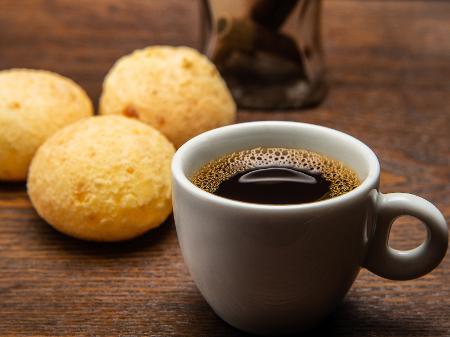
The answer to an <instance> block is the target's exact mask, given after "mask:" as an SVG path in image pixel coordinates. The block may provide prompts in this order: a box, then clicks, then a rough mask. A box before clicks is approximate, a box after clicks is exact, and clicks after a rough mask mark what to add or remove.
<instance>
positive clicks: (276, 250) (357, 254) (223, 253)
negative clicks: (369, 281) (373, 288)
mask: <svg viewBox="0 0 450 337" xmlns="http://www.w3.org/2000/svg"><path fill="white" fill-rule="evenodd" d="M255 147H284V148H300V149H307V150H310V151H315V152H317V153H320V154H323V155H325V156H329V157H330V158H334V159H336V160H339V161H341V162H342V163H344V164H345V165H347V166H348V167H350V168H351V169H353V170H354V171H355V172H356V173H357V175H358V176H359V179H360V182H361V183H360V185H359V186H358V187H356V188H355V189H353V190H352V191H350V192H348V193H345V194H343V195H340V196H338V197H335V198H331V199H327V200H321V201H317V202H312V203H305V204H299V205H263V204H254V203H247V202H241V201H236V200H231V199H226V198H223V197H220V196H217V195H214V194H212V193H208V192H206V191H204V190H202V189H200V188H198V187H197V186H195V185H194V184H193V183H192V182H191V181H190V177H191V176H192V175H193V174H194V173H195V172H196V170H198V169H199V168H200V167H201V166H202V165H204V164H205V163H207V162H209V161H211V160H213V159H215V158H218V157H220V156H221V155H223V154H226V153H230V152H233V151H239V150H243V149H250V148H255ZM172 181H173V204H174V216H175V224H176V230H177V235H178V240H179V243H180V247H181V251H182V254H183V257H184V260H185V263H186V265H187V267H188V269H189V271H190V274H191V276H192V278H193V279H194V282H195V284H196V285H197V287H198V289H199V290H200V292H201V294H202V295H203V296H204V298H205V299H206V301H207V302H208V303H209V305H210V306H211V307H212V309H213V310H214V311H215V312H216V313H217V314H218V315H219V316H220V317H221V318H222V319H223V320H225V321H226V322H228V323H229V324H231V325H232V326H235V327H236V328H239V329H241V330H244V331H247V332H251V333H256V334H261V335H273V334H282V333H292V332H298V331H303V330H306V329H309V328H311V327H313V326H314V325H316V324H318V323H319V322H320V321H321V320H323V319H324V318H325V317H326V316H327V315H329V314H330V313H331V312H332V311H333V310H334V309H335V308H336V307H337V305H338V304H339V303H340V302H341V301H342V299H343V298H344V297H345V295H346V293H347V292H348V290H349V289H350V287H351V286H352V284H353V282H354V280H355V278H356V277H357V275H358V272H359V271H360V269H361V268H367V269H368V270H370V271H371V272H373V273H375V274H377V275H379V276H381V277H385V278H388V279H392V280H410V279H414V278H417V277H420V276H422V275H425V274H427V273H429V272H430V271H432V270H433V269H434V268H435V267H436V266H437V265H438V264H439V263H440V262H441V260H442V259H443V258H444V256H445V253H446V250H447V245H448V228H447V224H446V221H445V219H444V217H443V215H442V214H441V213H440V211H439V210H438V209H437V208H436V207H435V206H434V205H433V204H431V203H430V202H428V201H426V200H425V199H422V198H420V197H418V196H415V195H412V194H407V193H389V194H383V193H381V192H380V191H379V181H380V164H379V161H378V159H377V157H376V155H375V154H374V152H373V151H372V150H371V149H370V148H369V147H368V146H367V145H365V144H364V143H362V142H361V141H359V140H358V139H356V138H354V137H352V136H350V135H347V134H345V133H342V132H339V131H337V130H333V129H330V128H326V127H322V126H318V125H312V124H305V123H296V122H281V121H264V122H250V123H242V124H235V125H231V126H226V127H222V128H218V129H214V130H211V131H208V132H205V133H203V134H201V135H199V136H197V137H195V138H193V139H191V140H189V141H188V142H187V143H185V144H184V145H183V146H182V147H181V148H179V149H178V151H177V152H176V154H175V156H174V158H173V162H172ZM402 215H409V216H413V217H416V218H417V219H419V220H421V221H422V222H423V223H424V225H425V227H426V229H427V237H426V239H425V241H424V242H423V243H422V244H420V245H419V246H418V247H416V248H414V249H411V250H407V251H399V250H396V249H393V248H392V247H390V246H389V244H388V241H389V232H390V228H391V225H392V223H393V221H394V220H395V219H396V218H397V217H399V216H402Z"/></svg>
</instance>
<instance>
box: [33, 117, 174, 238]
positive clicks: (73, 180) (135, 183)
mask: <svg viewBox="0 0 450 337" xmlns="http://www.w3.org/2000/svg"><path fill="white" fill-rule="evenodd" d="M174 152H175V149H174V148H173V145H172V144H171V143H170V142H169V141H168V140H167V139H166V137H164V136H163V135H162V134H161V133H160V132H159V131H157V130H155V129H154V128H152V127H150V126H148V125H146V124H144V123H141V122H139V121H136V120H133V119H130V118H125V117H122V116H101V117H91V118H88V119H85V120H82V121H80V122H77V123H74V124H72V125H69V126H67V127H66V128H64V129H62V130H60V131H58V132H57V133H55V134H54V135H53V136H52V137H50V138H49V139H48V140H47V141H46V142H45V143H44V144H43V145H42V146H41V147H40V148H39V150H38V151H37V153H36V155H35V157H34V158H33V161H32V163H31V166H30V172H29V176H28V194H29V196H30V199H31V202H32V203H33V206H34V207H35V208H36V210H37V212H38V214H39V215H40V216H41V217H42V218H44V219H45V220H46V221H47V222H48V223H49V224H50V225H52V226H53V227H54V228H56V229H57V230H59V231H60V232H63V233H65V234H68V235H71V236H74V237H76V238H79V239H85V240H93V241H120V240H127V239H131V238H133V237H136V236H138V235H140V234H142V233H144V232H146V231H148V230H149V229H151V228H154V227H157V226H159V225H160V224H161V223H162V222H163V221H164V220H165V219H166V218H167V216H168V215H169V214H170V213H171V211H172V203H171V181H170V163H171V159H172V156H173V154H174Z"/></svg>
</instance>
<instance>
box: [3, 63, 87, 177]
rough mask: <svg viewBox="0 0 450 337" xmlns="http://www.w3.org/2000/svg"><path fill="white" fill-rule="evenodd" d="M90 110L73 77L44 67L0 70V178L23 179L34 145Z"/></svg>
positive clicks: (85, 96)
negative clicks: (42, 68)
mask: <svg viewBox="0 0 450 337" xmlns="http://www.w3.org/2000/svg"><path fill="white" fill-rule="evenodd" d="M92 113H93V108H92V103H91V101H90V99H89V97H88V96H87V95H86V93H85V92H84V90H83V89H81V88H80V86H78V85H77V84H76V83H75V82H73V81H72V80H70V79H68V78H66V77H63V76H61V75H58V74H55V73H51V72H49V71H43V70H31V69H11V70H3V71H0V180H10V181H12V180H24V179H25V178H26V176H27V172H28V166H29V165H30V162H31V159H32V158H33V155H34V153H35V152H36V150H37V148H38V147H39V146H40V145H41V144H42V143H43V142H44V141H45V140H46V139H47V138H48V137H49V136H50V135H52V134H53V133H54V132H56V131H57V130H59V129H60V128H62V127H64V126H66V125H68V124H70V123H73V122H75V121H77V120H79V119H81V118H83V117H87V116H91V115H92Z"/></svg>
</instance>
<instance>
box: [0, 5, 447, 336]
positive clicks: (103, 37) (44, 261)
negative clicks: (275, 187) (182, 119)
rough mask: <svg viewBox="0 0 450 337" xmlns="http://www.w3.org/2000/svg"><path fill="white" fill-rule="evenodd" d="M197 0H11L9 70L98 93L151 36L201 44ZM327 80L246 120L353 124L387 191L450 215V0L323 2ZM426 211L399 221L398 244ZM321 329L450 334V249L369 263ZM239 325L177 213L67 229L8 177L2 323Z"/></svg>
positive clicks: (1, 32)
mask: <svg viewBox="0 0 450 337" xmlns="http://www.w3.org/2000/svg"><path fill="white" fill-rule="evenodd" d="M198 18H199V15H198V4H197V2H194V1H181V0H180V1H175V0H170V1H162V0H161V1H155V0H127V1H121V0H97V1H88V0H79V1H71V0H53V1H52V0H21V1H16V0H0V69H5V68H10V67H32V68H44V69H50V70H53V71H57V72H60V73H62V74H64V75H67V76H70V77H72V78H73V79H75V80H76V81H77V82H79V83H80V84H81V85H82V86H83V87H85V88H86V89H87V91H88V93H89V94H90V96H91V97H92V99H94V100H95V101H97V100H98V96H99V93H100V91H101V83H102V80H103V77H104V75H105V74H106V72H107V71H108V69H109V67H110V66H111V65H112V63H113V62H114V60H115V59H117V58H118V57H119V56H121V55H123V54H125V53H128V52H130V51H132V50H133V49H135V48H138V47H143V46H146V45H150V44H170V45H181V44H182V45H189V46H194V47H198V44H199V29H198V27H199V26H198ZM323 19H324V20H323V21H324V41H325V50H326V53H327V64H328V70H329V71H328V74H329V84H330V92H329V94H328V96H327V98H326V100H325V101H324V103H323V104H322V105H321V106H319V107H318V108H315V109H311V110H304V111H289V112H286V111H273V112H258V111H240V112H239V121H241V122H243V121H252V120H271V119H276V120H294V121H304V122H311V123H317V124H322V125H326V126H330V127H333V128H336V129H338V130H342V131H344V132H347V133H350V134H352V135H354V136H356V137H358V138H360V139H361V140H362V141H364V142H365V143H366V144H368V145H369V146H371V147H372V148H373V149H374V150H375V152H376V153H377V155H378V156H379V157H380V159H381V163H382V167H383V174H382V179H381V189H382V191H383V192H393V191H397V192H410V193H415V194H418V195H421V196H423V197H425V198H427V199H428V200H430V201H431V202H433V203H435V204H436V205H437V206H438V207H439V208H440V210H441V211H442V212H443V213H444V214H445V216H446V218H447V220H448V219H449V218H450V184H449V181H450V179H449V178H450V169H449V167H450V142H449V133H450V107H449V103H450V99H449V98H450V80H449V79H450V39H449V32H450V2H448V1H381V0H380V1H356V0H339V1H338V0H335V1H325V5H324V16H323ZM424 237H425V233H424V230H423V228H422V226H421V224H420V223H419V222H418V221H417V220H415V219H413V218H410V217H404V218H401V219H399V220H398V221H397V222H396V223H395V225H394V228H393V230H392V235H391V245H393V246H394V247H395V248H402V249H407V248H412V247H414V246H415V245H417V244H418V243H420V242H421V240H422V239H423V238H424ZM319 333H322V334H324V335H326V336H358V337H360V336H417V337H419V336H420V337H422V336H450V257H449V256H447V257H446V259H445V260H444V262H443V263H442V264H441V265H440V266H439V267H438V268H437V269H436V270H434V271H433V272H432V273H431V274H429V275H427V276H425V277H422V278H420V279H417V280H413V281H405V282H393V281H388V280H385V279H382V278H380V277H377V276H375V275H373V274H371V273H370V272H368V271H366V270H362V271H361V273H360V275H359V277H358V279H357V281H356V282H355V284H354V286H353V288H352V290H351V291H350V292H349V294H348V296H347V298H346V300H345V301H344V302H343V304H342V305H341V306H340V307H339V308H338V309H337V310H336V312H335V313H334V314H333V315H332V316H330V317H329V318H328V319H327V320H326V321H325V322H323V324H322V325H320V326H319V327H318V328H317V329H315V330H313V331H311V332H309V333H307V334H304V335H305V336H306V335H311V336H313V335H316V334H319ZM119 335H120V336H244V335H245V334H244V333H241V332H239V331H238V330H235V329H234V328H232V327H230V326H229V325H227V324H226V323H224V322H223V321H222V320H220V319H219V318H218V317H217V316H216V315H215V314H214V313H213V311H212V310H211V309H210V308H209V306H208V305H207V304H206V302H205V301H204V300H203V298H202V296H201V295H200V293H199V292H198V291H197V289H196V287H195V285H194V283H193V282H192V280H191V278H190V277H189V274H188V272H187V270H186V267H185V265H184V263H183V261H182V257H181V255H180V250H179V247H178V243H177V239H176V233H175V229H174V225H173V220H172V218H171V219H169V220H168V221H166V223H165V224H164V225H163V226H162V227H160V228H159V229H156V230H154V231H151V232H150V233H148V234H146V235H144V236H143V237H141V238H139V239H136V240H133V241H130V242H125V243H120V244H94V243H86V242H82V241H78V240H74V239H71V238H69V237H66V236H64V235H61V234H59V233H57V232H56V231H54V230H53V229H51V227H50V226H48V225H47V224H46V223H45V222H44V221H43V220H41V219H39V217H38V216H37V214H36V213H35V211H34V210H33V208H32V207H31V205H30V202H29V199H28V197H27V195H26V191H25V185H24V184H20V183H18V184H8V183H0V336H119Z"/></svg>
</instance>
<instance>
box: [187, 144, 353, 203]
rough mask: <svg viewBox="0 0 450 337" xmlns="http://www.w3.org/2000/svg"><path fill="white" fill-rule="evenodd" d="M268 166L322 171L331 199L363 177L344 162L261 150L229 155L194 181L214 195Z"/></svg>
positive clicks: (297, 152) (207, 166) (212, 163)
mask: <svg viewBox="0 0 450 337" xmlns="http://www.w3.org/2000/svg"><path fill="white" fill-rule="evenodd" d="M264 166H287V167H293V168H297V169H305V170H311V171H316V172H320V173H321V174H322V176H323V177H324V178H325V179H326V180H327V181H329V182H330V193H329V195H328V198H332V197H336V196H339V195H342V194H344V193H347V192H349V191H351V190H353V189H354V188H356V187H357V186H358V185H359V184H360V181H359V178H358V176H357V175H356V173H355V172H354V171H353V170H351V169H350V168H348V167H346V166H345V165H343V164H342V163H341V162H340V161H337V160H334V159H331V158H328V157H326V156H324V155H321V154H319V153H316V152H312V151H308V150H302V149H288V148H276V147H274V148H266V147H257V148H254V149H250V150H242V151H238V152H232V153H229V154H226V155H224V156H222V157H219V158H218V159H215V160H213V161H210V162H208V163H207V164H205V165H204V166H202V167H201V168H200V169H199V170H198V171H197V172H196V173H195V174H194V175H193V177H192V178H191V181H192V183H193V184H194V185H196V186H197V187H200V188H201V189H203V190H205V191H207V192H210V193H214V192H215V191H216V190H217V188H218V187H219V185H220V184H221V183H222V182H223V181H225V180H227V179H229V178H231V177H232V176H234V175H235V174H237V173H239V172H242V171H246V170H249V169H253V168H257V167H264Z"/></svg>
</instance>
